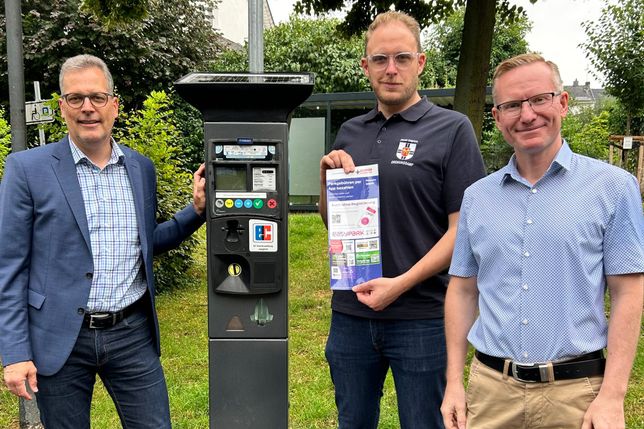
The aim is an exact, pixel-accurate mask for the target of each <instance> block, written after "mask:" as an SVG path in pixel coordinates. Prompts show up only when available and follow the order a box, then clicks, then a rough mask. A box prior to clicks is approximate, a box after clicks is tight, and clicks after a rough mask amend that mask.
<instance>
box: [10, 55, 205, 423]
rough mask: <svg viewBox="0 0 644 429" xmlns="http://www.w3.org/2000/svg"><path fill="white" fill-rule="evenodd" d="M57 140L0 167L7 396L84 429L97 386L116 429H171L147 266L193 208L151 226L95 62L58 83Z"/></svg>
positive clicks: (136, 171)
mask: <svg viewBox="0 0 644 429" xmlns="http://www.w3.org/2000/svg"><path fill="white" fill-rule="evenodd" d="M60 89H61V93H62V96H61V98H60V100H59V105H60V109H61V114H62V116H63V118H64V119H65V122H66V124H67V128H68V131H69V134H68V136H67V137H65V138H64V139H62V140H61V141H59V142H58V143H53V144H50V145H47V146H45V147H41V148H36V149H31V150H28V151H24V152H20V153H17V154H13V155H11V156H9V157H8V158H7V161H6V166H5V172H4V178H3V181H2V184H1V185H0V243H1V244H0V358H1V359H2V364H3V365H4V366H5V368H4V378H5V384H6V385H7V387H8V388H9V390H10V391H11V392H12V393H14V394H15V395H17V396H21V397H24V398H27V399H31V395H30V393H29V392H28V390H27V389H26V386H25V384H26V383H28V384H29V386H30V388H31V389H32V390H33V391H34V392H37V396H38V402H39V408H40V412H41V418H42V420H43V423H44V425H45V427H46V428H48V429H50V428H55V429H57V428H70V429H72V428H73V429H80V428H89V427H90V420H89V414H90V403H91V397H92V392H93V387H94V382H95V379H96V375H97V374H98V375H99V376H100V377H101V379H102V380H103V383H104V384H105V387H106V389H107V391H108V392H109V394H110V395H111V397H112V399H113V400H114V403H115V405H116V408H117V411H118V413H119V416H120V418H121V423H122V425H123V427H124V428H128V429H130V428H154V429H159V428H169V427H170V412H169V405H168V394H167V388H166V384H165V379H164V376H163V370H162V368H161V365H160V361H159V354H160V347H159V328H158V322H157V316H156V312H155V311H154V295H155V293H154V276H153V272H152V258H153V255H154V254H157V253H160V252H163V251H166V250H169V249H172V248H174V247H176V246H178V245H179V244H180V243H181V241H182V240H184V239H185V238H186V237H188V236H189V235H190V234H192V233H193V232H194V231H195V230H197V229H198V228H199V226H200V225H202V224H203V222H204V215H203V212H204V209H205V179H204V177H203V171H204V168H203V166H201V167H200V168H199V170H197V172H195V175H194V183H193V199H194V201H193V203H192V204H190V205H189V206H187V207H186V208H184V209H183V210H181V211H179V212H178V213H176V214H175V215H174V217H173V218H172V219H171V220H169V221H166V222H163V223H160V224H157V222H156V204H157V200H156V178H155V177H156V176H155V169H154V166H153V164H152V162H151V161H150V160H149V159H148V158H146V157H144V156H142V155H140V154H138V153H136V152H134V151H132V150H130V149H128V148H126V147H122V146H119V145H118V144H117V143H116V142H115V141H114V140H113V138H112V136H111V131H112V127H113V125H114V121H115V119H116V117H117V115H118V99H117V98H116V97H115V96H114V94H113V81H112V76H111V74H110V72H109V70H108V68H107V66H106V65H105V63H104V62H103V61H102V60H101V59H99V58H96V57H93V56H89V55H79V56H77V57H73V58H70V59H68V60H67V61H66V62H65V63H64V64H63V66H62V68H61V72H60Z"/></svg>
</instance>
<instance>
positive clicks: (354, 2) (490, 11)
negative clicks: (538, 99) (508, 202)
mask: <svg viewBox="0 0 644 429" xmlns="http://www.w3.org/2000/svg"><path fill="white" fill-rule="evenodd" d="M530 1H531V2H533V3H534V2H536V1H537V0H530ZM347 3H348V4H349V5H351V8H350V9H349V12H348V13H347V16H346V19H345V22H344V24H343V25H342V28H343V29H344V30H345V31H346V32H348V33H349V34H355V33H358V32H360V31H363V30H365V29H366V28H367V26H368V25H369V23H370V22H371V21H372V20H373V18H374V17H375V15H377V14H378V13H381V12H386V11H388V10H389V9H390V8H391V7H394V8H395V9H396V10H399V11H403V12H407V13H409V14H410V15H412V16H413V17H415V18H416V20H418V22H419V24H420V26H421V28H424V27H426V26H427V25H429V24H430V23H431V22H434V23H436V22H438V21H440V20H441V19H444V18H445V17H447V16H448V15H449V14H450V13H452V12H453V11H454V10H455V9H456V8H457V7H459V6H463V5H464V4H465V5H466V9H465V25H464V27H463V37H462V38H463V44H462V45H461V53H460V58H461V61H459V65H458V73H457V82H456V83H457V85H456V88H457V90H456V96H455V99H454V107H455V110H458V111H460V112H462V113H465V114H466V115H467V116H468V117H469V118H470V121H471V122H472V124H473V125H474V129H475V130H476V131H477V137H478V138H479V140H480V136H481V134H480V133H481V129H482V124H483V113H484V112H483V106H484V104H485V103H484V100H485V77H486V76H487V70H488V67H489V63H490V51H491V44H490V43H491V40H492V35H493V32H494V25H495V21H496V11H497V10H498V11H499V12H500V13H501V15H502V16H503V17H504V19H505V18H508V19H514V17H516V16H517V15H520V14H523V8H522V7H517V6H511V5H510V4H509V1H508V0H495V1H492V0H485V1H467V2H466V0H432V1H430V2H425V1H410V0H348V1H347ZM344 5H345V1H343V0H298V1H297V3H296V4H295V10H296V11H297V12H305V13H308V14H310V13H311V12H315V13H324V12H328V11H332V10H340V9H341V8H342V7H344ZM497 5H498V7H497Z"/></svg>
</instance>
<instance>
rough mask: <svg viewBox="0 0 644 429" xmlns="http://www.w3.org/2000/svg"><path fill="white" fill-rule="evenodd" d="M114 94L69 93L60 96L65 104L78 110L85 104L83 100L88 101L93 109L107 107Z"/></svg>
mask: <svg viewBox="0 0 644 429" xmlns="http://www.w3.org/2000/svg"><path fill="white" fill-rule="evenodd" d="M113 96H114V94H110V93H109V92H92V93H89V94H81V93H77V92H70V93H69V94H63V95H61V96H60V98H62V99H63V100H65V102H66V103H67V104H68V105H69V107H72V108H74V109H80V108H81V107H82V106H83V103H85V99H86V98H87V99H89V102H90V103H92V106H94V107H105V106H106V105H107V102H108V100H109V99H110V97H113Z"/></svg>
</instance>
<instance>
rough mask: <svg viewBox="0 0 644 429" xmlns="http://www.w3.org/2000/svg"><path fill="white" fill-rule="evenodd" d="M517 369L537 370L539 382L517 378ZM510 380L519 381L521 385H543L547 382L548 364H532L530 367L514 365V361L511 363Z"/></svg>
mask: <svg viewBox="0 0 644 429" xmlns="http://www.w3.org/2000/svg"><path fill="white" fill-rule="evenodd" d="M518 368H525V369H531V368H537V369H539V380H524V379H522V378H520V377H519V374H518V372H517V369H518ZM512 378H514V379H515V380H516V381H520V382H521V383H539V382H541V383H545V382H546V381H548V364H547V363H533V364H532V365H521V364H518V363H516V362H515V361H512Z"/></svg>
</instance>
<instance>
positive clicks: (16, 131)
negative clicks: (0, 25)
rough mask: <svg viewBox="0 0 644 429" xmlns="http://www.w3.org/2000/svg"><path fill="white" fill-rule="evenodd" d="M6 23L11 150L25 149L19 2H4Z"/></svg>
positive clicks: (9, 0)
mask: <svg viewBox="0 0 644 429" xmlns="http://www.w3.org/2000/svg"><path fill="white" fill-rule="evenodd" d="M4 5H5V19H6V22H7V66H8V67H7V68H8V72H9V110H10V111H11V116H10V122H11V150H12V151H13V152H18V151H21V150H25V149H26V148H27V144H26V133H25V131H26V129H27V125H26V124H25V76H24V67H23V62H22V59H23V52H22V13H21V8H20V0H5V2H4Z"/></svg>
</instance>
